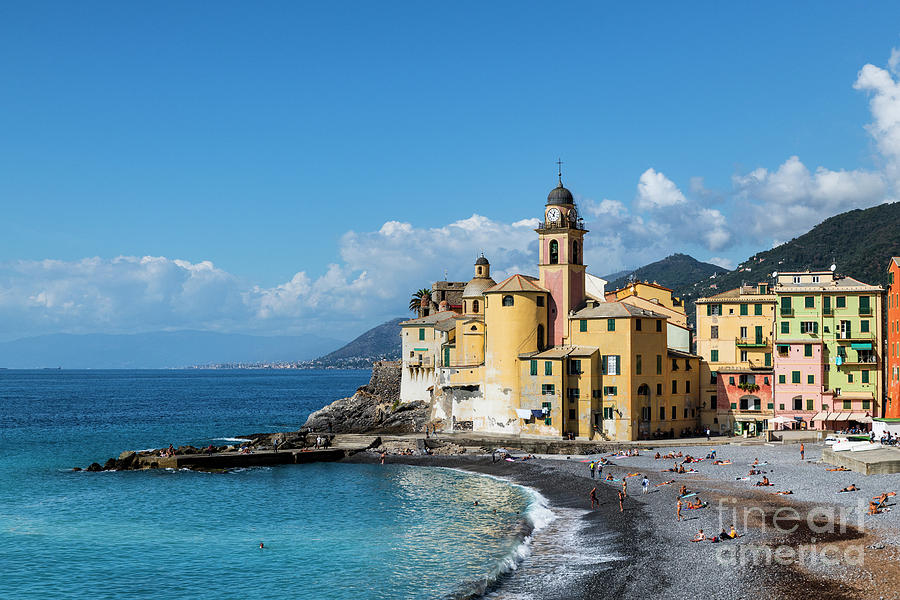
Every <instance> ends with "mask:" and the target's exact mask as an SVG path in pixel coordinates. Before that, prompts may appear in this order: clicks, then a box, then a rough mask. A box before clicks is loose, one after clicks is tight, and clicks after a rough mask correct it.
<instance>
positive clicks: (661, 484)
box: [656, 479, 675, 487]
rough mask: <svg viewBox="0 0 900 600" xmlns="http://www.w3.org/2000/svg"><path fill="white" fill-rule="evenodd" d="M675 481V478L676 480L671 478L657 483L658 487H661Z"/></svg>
mask: <svg viewBox="0 0 900 600" xmlns="http://www.w3.org/2000/svg"><path fill="white" fill-rule="evenodd" d="M673 483H675V480H674V479H670V480H668V481H663V482H662V483H657V484H656V487H661V486H664V485H670V484H673Z"/></svg>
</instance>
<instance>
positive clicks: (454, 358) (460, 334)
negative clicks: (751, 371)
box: [400, 174, 700, 440]
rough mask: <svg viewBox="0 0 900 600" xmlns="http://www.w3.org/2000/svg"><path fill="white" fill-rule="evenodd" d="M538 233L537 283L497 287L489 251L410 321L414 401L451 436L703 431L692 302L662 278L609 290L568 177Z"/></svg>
mask: <svg viewBox="0 0 900 600" xmlns="http://www.w3.org/2000/svg"><path fill="white" fill-rule="evenodd" d="M535 233H536V234H537V236H538V242H539V256H538V265H537V267H538V269H537V270H538V277H537V278H535V277H532V276H528V275H520V274H514V275H511V276H509V277H507V278H506V279H504V280H503V281H501V282H499V283H497V282H496V281H494V279H493V278H492V277H491V265H490V262H489V261H488V259H487V258H486V257H484V256H483V255H482V256H481V257H479V258H478V259H477V260H476V261H475V264H474V272H473V277H472V279H471V280H470V281H468V282H467V283H465V285H464V286H463V285H462V283H463V282H444V283H443V285H439V284H435V286H433V287H432V290H434V291H433V293H432V297H431V298H427V297H426V298H423V301H422V310H420V316H419V317H418V318H416V319H410V320H408V321H404V322H403V323H401V344H402V379H401V392H400V399H401V401H403V402H410V401H415V400H424V401H427V402H429V403H430V406H431V417H432V422H434V423H437V424H439V428H442V429H443V430H444V431H474V432H483V433H495V434H505V435H511V436H523V437H532V436H533V437H545V438H556V439H562V438H567V439H585V440H587V439H590V440H637V439H651V438H653V437H661V436H680V435H686V434H688V433H693V432H695V431H696V430H697V428H698V426H699V418H700V406H699V397H700V396H699V390H700V381H699V375H700V367H699V357H698V356H696V355H693V354H691V353H690V332H689V329H688V325H687V319H686V316H685V309H684V303H683V302H682V301H681V300H680V299H679V298H676V297H674V296H673V295H672V291H671V290H669V289H667V288H664V287H662V286H659V285H656V284H654V283H650V282H633V283H630V284H629V285H628V286H626V287H625V288H623V289H621V290H615V291H612V292H609V293H607V292H606V291H605V289H604V285H605V282H604V281H603V280H602V279H600V278H598V277H594V276H593V275H590V274H588V273H587V272H586V265H585V264H584V260H583V251H584V237H585V235H586V234H587V233H588V231H587V230H586V229H585V228H584V221H583V220H582V218H581V215H580V214H579V212H578V208H577V206H576V204H575V200H574V198H573V196H572V193H571V192H570V191H569V190H568V189H566V188H565V187H564V186H563V184H562V176H561V174H560V175H559V184H558V185H557V186H556V187H555V188H553V189H552V190H551V191H550V194H549V195H548V196H547V201H546V203H545V206H544V219H543V221H542V222H541V223H540V225H539V227H538V228H537V229H536V230H535ZM450 284H456V285H450ZM457 288H462V293H461V295H460V294H459V290H458V289H457ZM438 290H440V291H438ZM450 290H452V291H453V294H452V298H450V297H449V296H448V293H450ZM438 294H443V295H444V298H441V297H440V296H439V295H438Z"/></svg>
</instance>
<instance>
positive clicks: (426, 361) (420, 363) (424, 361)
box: [404, 356, 434, 368]
mask: <svg viewBox="0 0 900 600" xmlns="http://www.w3.org/2000/svg"><path fill="white" fill-rule="evenodd" d="M404 364H405V365H406V366H407V367H425V368H431V367H433V366H434V357H432V356H414V357H413V358H410V359H407V360H406V362H405V363H404Z"/></svg>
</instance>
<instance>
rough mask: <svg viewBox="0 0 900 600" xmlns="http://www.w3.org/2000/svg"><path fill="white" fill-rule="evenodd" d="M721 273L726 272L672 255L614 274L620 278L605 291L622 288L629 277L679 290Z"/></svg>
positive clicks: (697, 261) (682, 255) (688, 257)
mask: <svg viewBox="0 0 900 600" xmlns="http://www.w3.org/2000/svg"><path fill="white" fill-rule="evenodd" d="M723 272H727V270H726V269H724V268H722V267H719V266H717V265H713V264H710V263H704V262H700V261H699V260H697V259H695V258H694V257H692V256H688V255H687V254H673V255H672V256H667V257H666V258H664V259H662V260H658V261H656V262H654V263H650V264H649V265H644V266H643V267H641V268H639V269H636V270H634V271H624V272H620V273H616V274H615V275H620V277H618V278H617V279H615V280H613V281H610V282H609V283H608V284H606V289H607V290H608V291H612V290H617V289H619V288H622V287H624V286H625V284H627V283H628V280H629V278H630V277H634V278H635V279H636V280H638V281H655V282H656V283H658V284H660V285H664V286H666V287H669V288H672V289H673V290H679V289H683V288H686V287H689V286H691V285H693V284H694V282H696V281H699V280H701V279H705V278H707V277H709V276H710V275H712V274H713V273H723ZM622 273H624V275H622Z"/></svg>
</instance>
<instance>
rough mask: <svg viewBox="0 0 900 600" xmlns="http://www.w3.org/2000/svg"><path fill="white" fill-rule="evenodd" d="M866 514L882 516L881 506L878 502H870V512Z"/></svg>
mask: <svg viewBox="0 0 900 600" xmlns="http://www.w3.org/2000/svg"><path fill="white" fill-rule="evenodd" d="M866 514H868V515H878V514H881V505H880V504H878V503H877V502H875V501H874V500H873V501H872V502H869V510H868V512H867V513H866Z"/></svg>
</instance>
